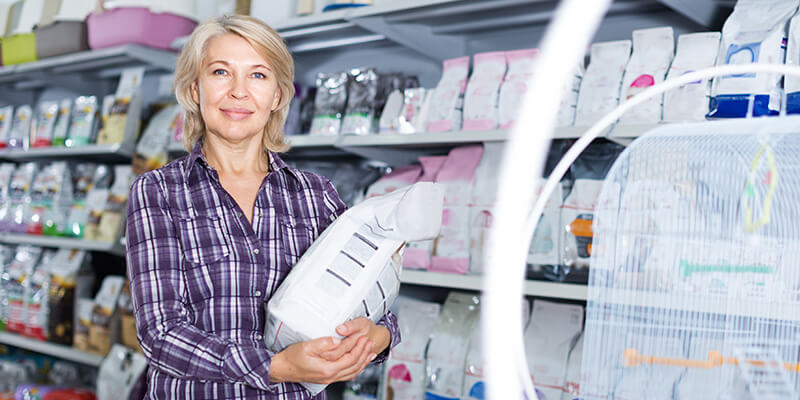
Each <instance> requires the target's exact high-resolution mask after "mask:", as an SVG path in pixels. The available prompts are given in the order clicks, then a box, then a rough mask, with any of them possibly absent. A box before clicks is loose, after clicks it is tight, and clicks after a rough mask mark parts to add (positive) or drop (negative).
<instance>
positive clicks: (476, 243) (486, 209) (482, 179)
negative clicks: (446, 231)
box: [469, 142, 505, 275]
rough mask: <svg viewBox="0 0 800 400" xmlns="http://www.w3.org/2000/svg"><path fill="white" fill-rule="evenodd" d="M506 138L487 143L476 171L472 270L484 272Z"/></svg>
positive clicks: (471, 241) (470, 255)
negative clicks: (503, 141) (485, 255)
mask: <svg viewBox="0 0 800 400" xmlns="http://www.w3.org/2000/svg"><path fill="white" fill-rule="evenodd" d="M504 148H505V146H504V143H502V142H486V143H484V144H483V156H482V157H481V162H480V164H478V169H477V170H476V171H475V189H474V190H473V192H472V202H471V205H470V208H469V224H470V229H469V235H470V240H469V243H470V245H469V259H470V262H469V273H470V274H476V275H480V274H482V273H483V267H484V265H483V261H484V260H483V257H484V253H485V250H486V245H487V244H488V242H489V229H490V228H491V227H492V219H493V218H494V216H493V211H494V210H493V209H494V205H495V203H496V201H497V184H498V181H497V179H498V177H499V176H500V162H501V159H502V157H503V149H504Z"/></svg>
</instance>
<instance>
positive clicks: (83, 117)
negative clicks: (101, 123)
mask: <svg viewBox="0 0 800 400" xmlns="http://www.w3.org/2000/svg"><path fill="white" fill-rule="evenodd" d="M97 111H98V103H97V97H95V96H81V97H78V98H77V99H75V103H74V104H73V107H72V120H71V121H70V128H69V137H68V138H67V139H66V140H65V141H64V145H65V146H67V147H74V146H85V145H87V144H89V143H91V142H92V139H93V135H94V132H95V125H96V121H97Z"/></svg>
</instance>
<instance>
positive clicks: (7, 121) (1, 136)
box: [0, 106, 14, 149]
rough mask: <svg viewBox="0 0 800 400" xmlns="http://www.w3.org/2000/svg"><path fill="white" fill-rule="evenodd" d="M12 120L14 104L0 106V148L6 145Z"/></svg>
mask: <svg viewBox="0 0 800 400" xmlns="http://www.w3.org/2000/svg"><path fill="white" fill-rule="evenodd" d="M13 122H14V106H6V107H0V149H4V148H6V147H8V138H9V137H10V136H11V126H12V125H13Z"/></svg>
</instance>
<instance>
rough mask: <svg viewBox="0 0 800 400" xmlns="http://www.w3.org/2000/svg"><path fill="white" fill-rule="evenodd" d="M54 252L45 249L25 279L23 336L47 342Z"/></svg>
mask: <svg viewBox="0 0 800 400" xmlns="http://www.w3.org/2000/svg"><path fill="white" fill-rule="evenodd" d="M55 255H56V250H53V249H47V250H45V251H44V254H42V258H41V260H40V261H39V263H37V265H36V266H35V267H34V268H33V270H31V271H30V272H29V274H28V275H27V277H26V280H27V281H28V282H27V284H26V287H25V326H24V328H23V329H24V330H23V332H22V333H23V334H24V335H25V336H27V337H30V338H33V339H37V340H42V341H44V340H47V339H48V338H47V321H48V320H49V319H50V307H49V306H50V302H49V301H48V300H49V294H50V269H49V265H50V263H51V262H52V260H53V258H54V257H55Z"/></svg>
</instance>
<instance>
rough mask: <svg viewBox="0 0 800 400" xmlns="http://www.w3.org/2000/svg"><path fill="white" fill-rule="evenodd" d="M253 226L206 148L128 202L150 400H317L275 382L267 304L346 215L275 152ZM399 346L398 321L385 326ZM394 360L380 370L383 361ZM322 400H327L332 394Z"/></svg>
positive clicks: (326, 185)
mask: <svg viewBox="0 0 800 400" xmlns="http://www.w3.org/2000/svg"><path fill="white" fill-rule="evenodd" d="M269 155H270V173H269V174H268V175H267V177H266V178H265V179H264V181H263V182H262V184H261V188H260V189H259V191H258V195H257V197H256V202H255V208H254V212H253V214H254V215H253V222H252V225H251V224H250V222H249V221H248V220H247V218H246V217H245V215H244V214H243V213H242V212H241V209H240V208H239V207H238V206H237V204H236V202H235V201H234V200H233V198H232V197H231V196H230V195H229V194H228V193H227V192H226V191H225V190H224V189H223V188H222V185H221V184H220V182H219V176H218V175H217V172H216V171H214V170H213V169H212V168H210V167H209V166H208V164H207V163H206V161H205V157H204V156H203V154H202V151H201V150H200V144H199V143H198V145H197V146H195V148H194V150H193V151H192V152H191V153H190V154H189V155H188V156H186V157H182V158H180V159H178V160H176V161H174V162H171V163H170V164H168V165H166V166H165V167H163V168H161V169H158V170H156V171H152V172H148V173H146V174H144V175H142V176H141V177H140V178H139V179H138V180H136V182H135V183H134V184H133V187H132V189H131V195H130V200H129V202H128V219H127V221H128V222H127V234H126V237H127V242H128V243H127V245H128V247H127V261H128V277H129V278H130V282H131V294H132V298H133V306H134V314H135V317H136V329H137V332H138V337H139V343H140V344H141V346H142V350H143V351H144V354H145V356H146V357H147V359H148V361H149V364H150V368H149V371H148V376H147V379H148V382H147V383H148V389H147V398H151V399H207V398H214V399H245V398H246V399H286V400H299V399H310V398H311V395H310V393H309V392H308V391H307V390H305V389H304V388H302V386H300V385H298V384H295V383H271V382H270V381H269V368H270V360H271V359H272V355H273V354H272V353H271V352H270V351H268V350H267V348H266V345H265V344H264V341H263V336H262V335H263V332H264V324H265V320H266V316H265V309H266V303H267V301H268V300H269V298H270V296H271V295H272V293H273V292H274V291H275V289H276V288H277V287H278V285H280V284H281V282H282V281H283V279H284V278H285V277H286V275H287V274H288V273H289V271H290V270H291V267H292V266H293V265H294V264H295V263H296V262H297V260H298V259H299V258H300V256H301V255H303V252H305V251H306V249H307V248H308V247H309V246H310V245H311V243H312V241H313V240H314V239H315V238H316V237H317V236H318V235H319V234H320V233H321V232H322V231H323V230H324V229H325V228H326V227H327V226H328V225H329V224H330V223H331V222H333V220H334V219H336V217H338V216H339V215H340V214H341V213H342V212H344V210H345V205H344V203H342V201H341V200H340V199H339V196H338V194H337V193H336V190H335V189H334V187H333V185H332V184H331V182H330V181H329V180H328V179H326V178H324V177H321V176H319V175H315V174H312V173H309V172H304V171H300V170H297V169H294V168H291V167H288V166H287V165H286V164H285V163H284V162H283V161H282V160H281V159H280V158H279V157H278V155H277V154H274V153H270V154H269ZM379 324H380V325H384V326H386V327H387V328H388V329H389V332H390V333H391V346H390V347H393V346H395V345H397V343H399V341H400V336H399V330H398V328H397V321H396V318H395V317H394V315H392V314H391V313H389V314H387V315H386V316H384V318H383V319H382V320H381V321H380V322H379ZM386 354H388V349H387V351H385V352H383V353H382V354H380V355H379V356H378V357H377V358H376V359H375V361H374V362H376V363H377V362H382V361H383V360H384V359H385V356H386ZM314 398H315V399H325V398H326V397H325V392H322V393H320V394H319V395H317V396H316V397H314Z"/></svg>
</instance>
